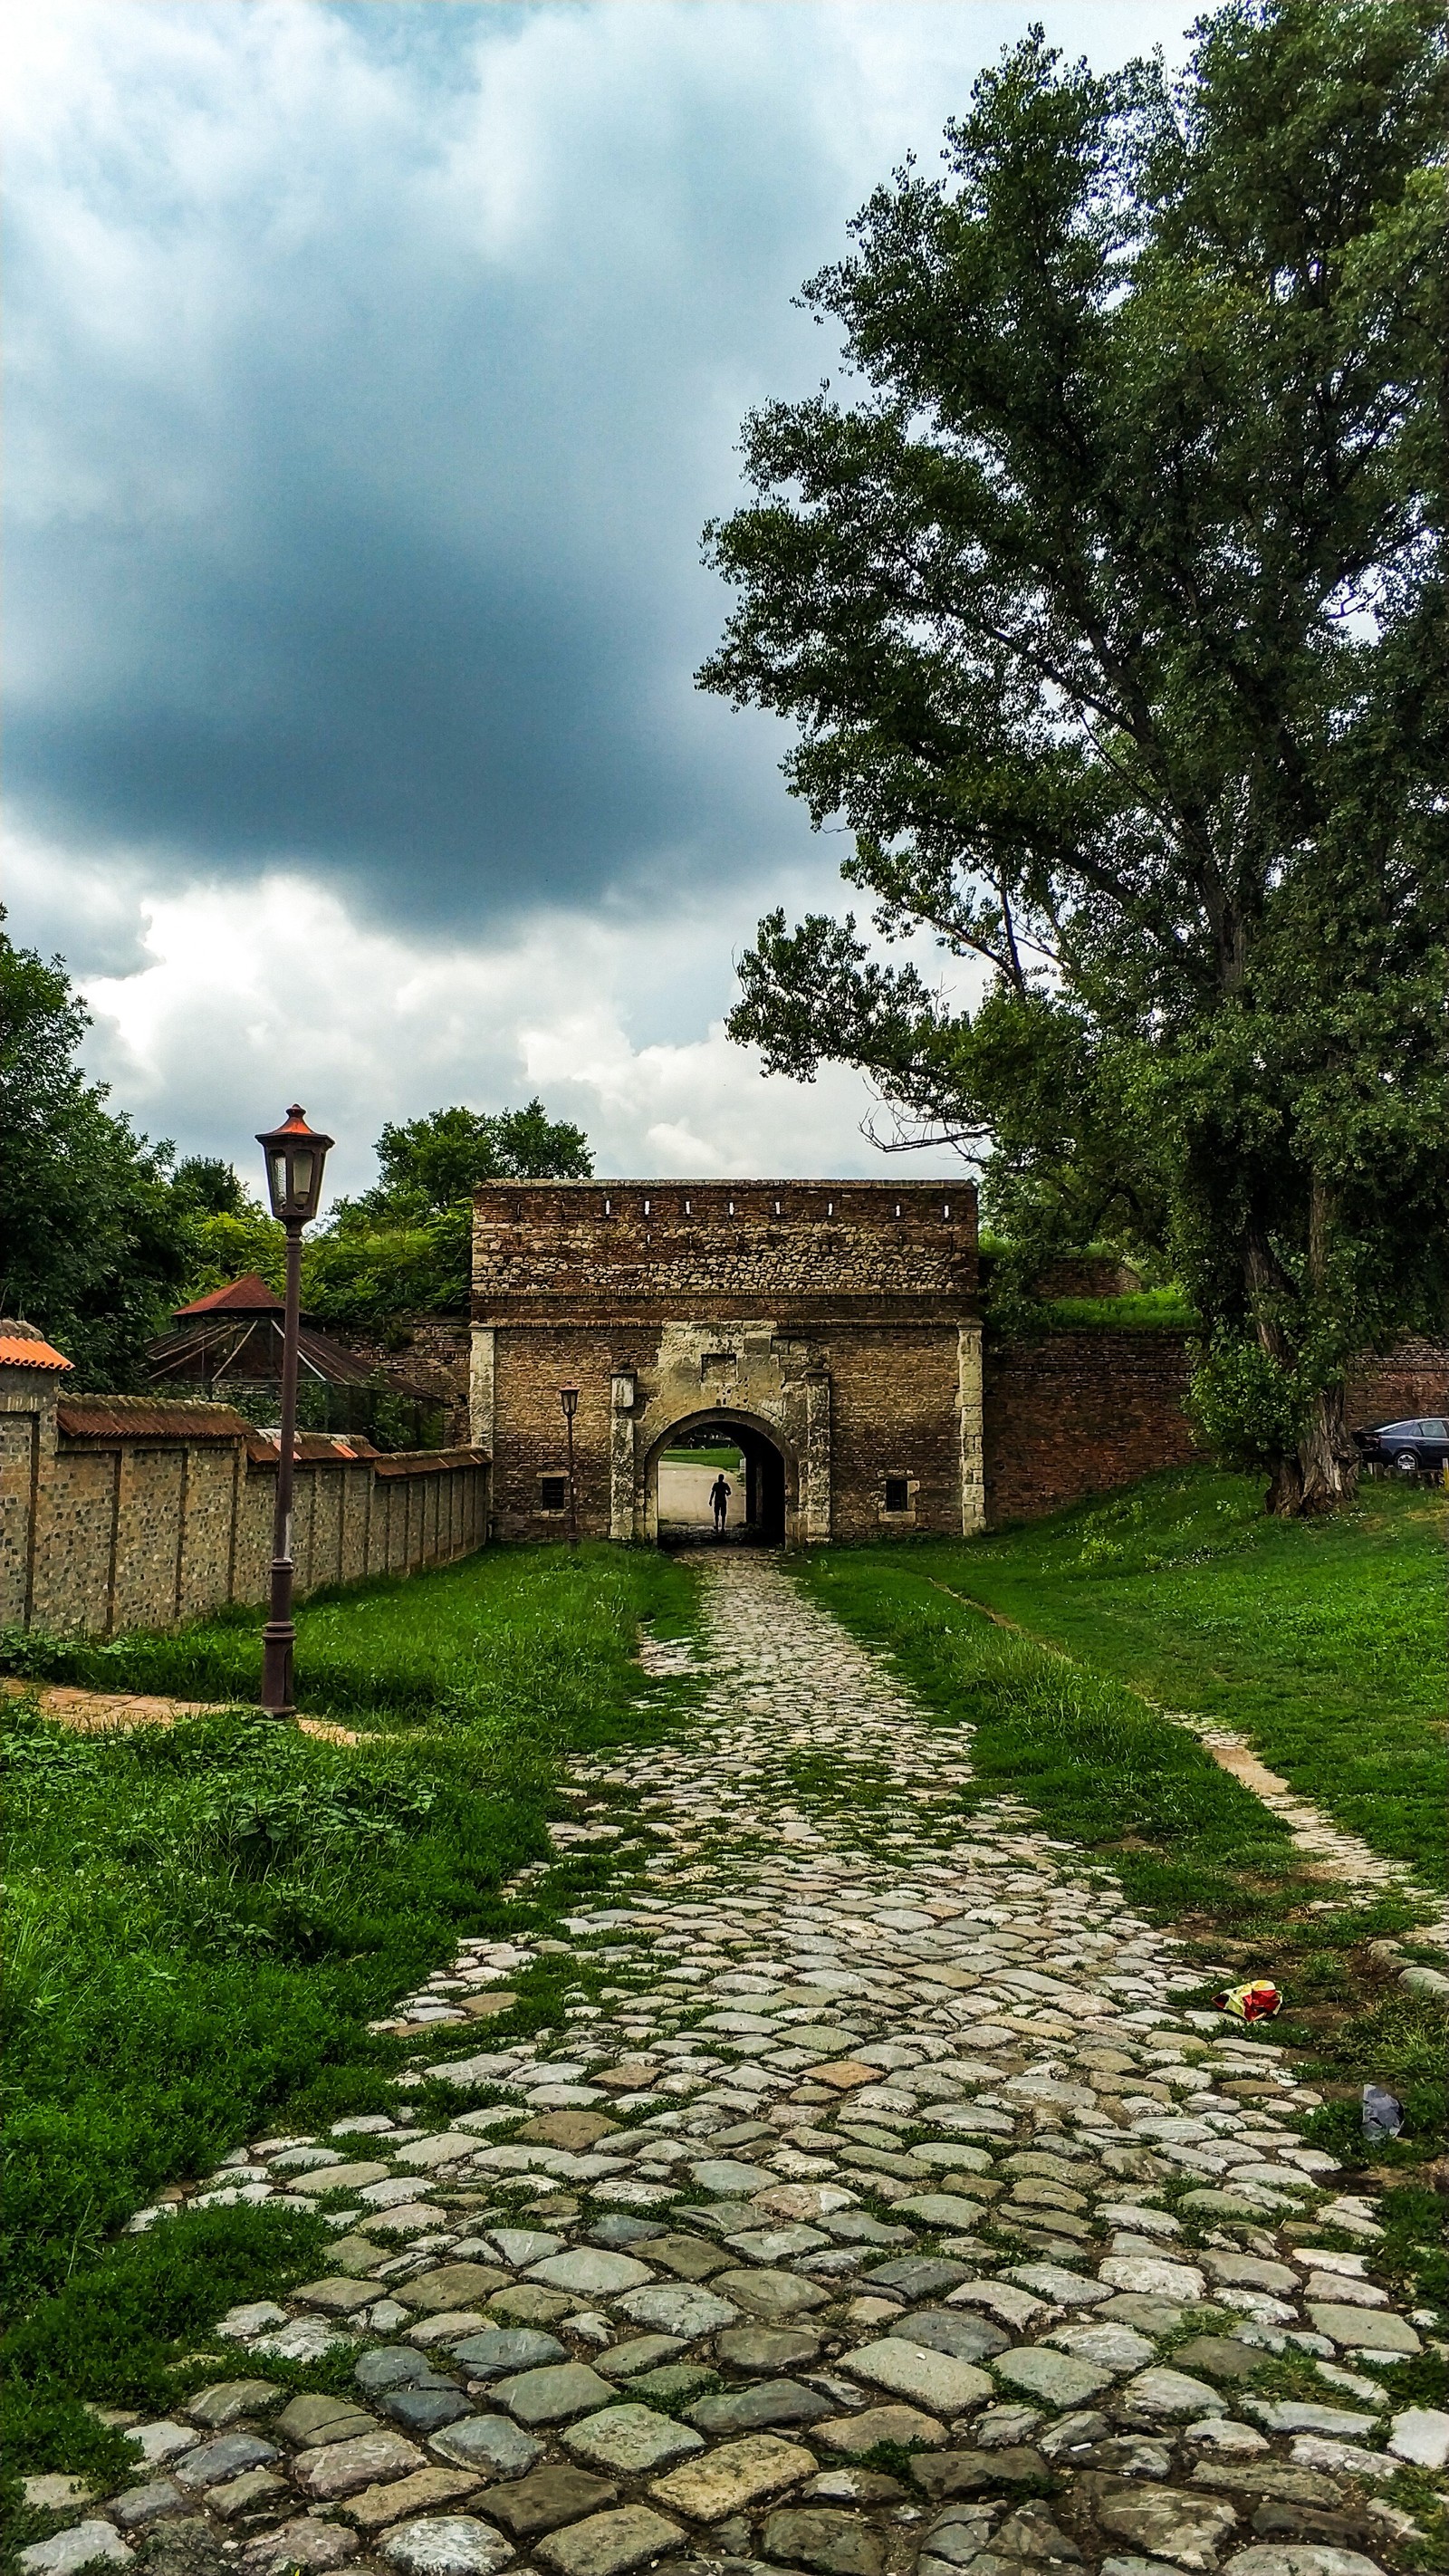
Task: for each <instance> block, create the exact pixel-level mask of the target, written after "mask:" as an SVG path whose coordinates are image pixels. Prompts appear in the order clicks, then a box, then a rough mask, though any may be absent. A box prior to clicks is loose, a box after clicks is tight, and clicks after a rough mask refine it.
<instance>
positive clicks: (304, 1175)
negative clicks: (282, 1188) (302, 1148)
mask: <svg viewBox="0 0 1449 2576" xmlns="http://www.w3.org/2000/svg"><path fill="white" fill-rule="evenodd" d="M311 1195H312V1157H311V1155H310V1154H294V1155H293V1156H292V1196H293V1197H294V1198H298V1199H308V1198H310V1197H311Z"/></svg>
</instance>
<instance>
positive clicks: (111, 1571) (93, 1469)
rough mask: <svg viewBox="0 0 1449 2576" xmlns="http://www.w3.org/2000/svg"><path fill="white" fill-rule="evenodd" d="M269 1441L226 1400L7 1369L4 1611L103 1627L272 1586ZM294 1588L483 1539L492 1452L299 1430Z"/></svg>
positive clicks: (0, 1545)
mask: <svg viewBox="0 0 1449 2576" xmlns="http://www.w3.org/2000/svg"><path fill="white" fill-rule="evenodd" d="M276 1471H277V1451H276V1448H275V1446H274V1444H273V1443H272V1442H270V1441H268V1440H267V1439H266V1438H265V1437H264V1436H263V1435H262V1434H261V1433H260V1432H258V1431H256V1430H255V1429H254V1428H253V1427H252V1425H251V1424H250V1423H248V1422H246V1421H244V1420H243V1418H242V1416H241V1415H240V1414H238V1413H234V1412H232V1410H231V1409H230V1407H229V1406H227V1405H222V1404H170V1403H161V1402H157V1401H155V1400H153V1399H152V1398H150V1397H137V1396H79V1397H67V1396H66V1395H65V1394H64V1393H63V1392H60V1391H59V1390H58V1388H57V1383H56V1378H55V1375H54V1373H53V1372H49V1371H44V1372H43V1371H39V1370H33V1369H27V1368H23V1367H13V1366H11V1367H5V1368H3V1369H0V1625H5V1626H13V1627H36V1628H47V1629H52V1630H56V1631H59V1632H62V1633H77V1632H78V1633H81V1634H84V1635H91V1636H101V1637H109V1636H113V1635H115V1634H117V1633H118V1632H119V1631H120V1630H122V1629H125V1628H169V1627H174V1626H176V1625H177V1624H178V1623H179V1622H180V1621H182V1620H184V1619H192V1618H198V1617H201V1616H204V1614H205V1613H206V1612H208V1611H210V1610H215V1609H219V1608H220V1607H221V1606H222V1604H223V1603H225V1602H231V1601H238V1602H249V1603H250V1602H254V1603H257V1604H258V1605H260V1604H261V1603H262V1602H263V1601H264V1600H265V1598H266V1592H267V1574H268V1566H269V1564H270V1559H271V1548H272V1514H273V1508H274V1501H275V1495H276V1481H275V1480H276ZM295 1492H296V1502H295V1508H294V1512H293V1549H294V1553H295V1559H296V1569H297V1572H296V1584H297V1590H298V1593H299V1594H305V1593H307V1592H312V1591H316V1590H317V1589H318V1588H319V1587H320V1586H322V1585H324V1584H331V1583H356V1582H361V1581H362V1580H363V1579H364V1578H365V1577H366V1576H368V1575H374V1574H389V1573H390V1574H411V1573H414V1572H416V1571H417V1570H418V1569H419V1568H420V1567H422V1566H424V1565H442V1564H447V1563H449V1562H451V1561H452V1560H453V1559H454V1558H456V1557H460V1556H466V1555H468V1554H470V1553H471V1552H472V1551H473V1550H474V1549H475V1548H478V1547H481V1546H482V1545H483V1543H484V1540H485V1538H486V1536H487V1526H488V1461H487V1458H486V1456H485V1455H484V1454H483V1453H482V1452H480V1451H479V1450H477V1449H474V1448H460V1449H451V1450H426V1451H418V1452H414V1453H410V1454H399V1455H396V1456H393V1457H386V1458H382V1457H375V1456H365V1455H364V1456H359V1455H357V1454H356V1451H355V1450H354V1449H353V1448H352V1446H351V1444H349V1443H347V1442H344V1441H341V1440H332V1439H328V1438H324V1437H322V1436H321V1435H319V1434H317V1433H303V1434H302V1435H301V1437H300V1439H299V1442H298V1463H297V1468H296V1486H295Z"/></svg>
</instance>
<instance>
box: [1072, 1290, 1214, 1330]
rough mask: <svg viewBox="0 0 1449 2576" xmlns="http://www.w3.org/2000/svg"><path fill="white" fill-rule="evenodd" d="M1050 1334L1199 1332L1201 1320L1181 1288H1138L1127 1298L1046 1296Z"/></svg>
mask: <svg viewBox="0 0 1449 2576" xmlns="http://www.w3.org/2000/svg"><path fill="white" fill-rule="evenodd" d="M1040 1313H1041V1320H1042V1329H1043V1331H1045V1332H1049V1333H1082V1332H1093V1333H1100V1332H1112V1333H1197V1332H1200V1331H1201V1330H1202V1317H1201V1316H1200V1315H1199V1313H1198V1311H1197V1308H1196V1307H1195V1306H1194V1305H1192V1304H1191V1302H1190V1301H1189V1299H1188V1298H1186V1297H1185V1296H1184V1295H1183V1293H1182V1290H1181V1289H1180V1288H1135V1289H1133V1290H1131V1291H1130V1292H1129V1294H1128V1295H1126V1296H1125V1297H1043V1298H1042V1299H1041V1301H1040Z"/></svg>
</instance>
